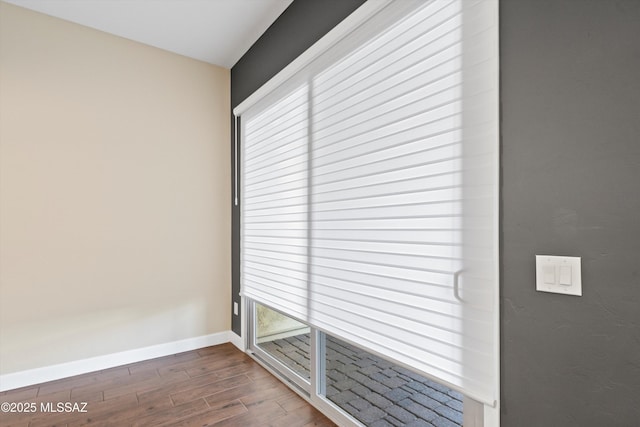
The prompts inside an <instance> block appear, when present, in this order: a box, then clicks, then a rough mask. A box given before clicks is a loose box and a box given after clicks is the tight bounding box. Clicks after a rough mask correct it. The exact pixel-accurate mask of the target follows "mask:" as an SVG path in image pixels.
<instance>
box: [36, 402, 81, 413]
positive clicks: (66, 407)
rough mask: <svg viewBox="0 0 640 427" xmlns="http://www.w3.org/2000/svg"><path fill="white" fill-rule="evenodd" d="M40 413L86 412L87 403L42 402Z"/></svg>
mask: <svg viewBox="0 0 640 427" xmlns="http://www.w3.org/2000/svg"><path fill="white" fill-rule="evenodd" d="M40 412H87V402H73V403H72V402H58V403H53V402H42V403H40Z"/></svg>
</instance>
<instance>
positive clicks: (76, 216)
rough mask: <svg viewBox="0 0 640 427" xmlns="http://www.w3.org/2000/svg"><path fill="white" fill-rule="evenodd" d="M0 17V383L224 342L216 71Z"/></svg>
mask: <svg viewBox="0 0 640 427" xmlns="http://www.w3.org/2000/svg"><path fill="white" fill-rule="evenodd" d="M0 8H1V10H0V374H6V373H12V372H17V371H22V370H26V369H31V368H37V367H43V366H48V365H52V364H58V363H62V362H68V361H74V360H80V359H84V358H88V357H93V356H100V355H106V354H111V353H116V352H120V351H126V350H131V349H136V348H141V347H145V346H150V345H154V344H162V343H167V342H171V341H176V340H181V339H186V338H191V337H198V336H203V335H208V334H212V333H215V332H221V331H226V330H229V329H230V320H229V319H230V309H229V305H230V207H229V200H230V178H229V176H230V165H229V158H230V156H229V154H230V153H229V131H230V130H229V122H230V118H229V71H228V70H226V69H222V68H219V67H215V66H213V65H209V64H205V63H202V62H198V61H195V60H191V59H188V58H185V57H182V56H179V55H175V54H171V53H168V52H165V51H162V50H159V49H155V48H152V47H148V46H144V45H141V44H138V43H134V42H131V41H128V40H125V39H122V38H119V37H115V36H111V35H107V34H105V33H101V32H98V31H95V30H92V29H88V28H86V27H82V26H79V25H76V24H72V23H69V22H65V21H62V20H58V19H55V18H51V17H48V16H45V15H41V14H38V13H35V12H31V11H27V10H25V9H21V8H18V7H15V6H12V5H9V4H6V3H0Z"/></svg>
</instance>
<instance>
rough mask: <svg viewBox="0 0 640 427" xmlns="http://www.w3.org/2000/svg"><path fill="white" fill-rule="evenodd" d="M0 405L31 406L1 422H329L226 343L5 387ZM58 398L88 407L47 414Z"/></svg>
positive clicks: (306, 425) (34, 425)
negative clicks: (35, 383) (21, 386)
mask: <svg viewBox="0 0 640 427" xmlns="http://www.w3.org/2000/svg"><path fill="white" fill-rule="evenodd" d="M0 402H20V404H17V403H16V405H13V406H14V408H13V409H24V406H25V404H26V406H27V409H29V410H30V409H35V412H33V413H20V414H18V413H5V412H2V413H0V426H2V427H9V426H21V427H27V426H28V427H38V426H43V427H54V426H68V427H75V426H84V425H91V426H212V425H215V426H221V427H222V426H236V427H250V426H260V427H263V426H274V427H277V426H283V427H285V426H286V427H298V426H299V427H310V426H321V427H330V426H334V424H333V423H332V422H331V421H330V420H329V419H328V418H326V417H325V416H324V415H322V414H321V413H320V412H318V411H317V410H316V409H314V408H313V407H312V406H310V405H309V404H308V403H307V402H306V401H305V400H304V399H302V398H301V397H299V396H298V395H297V394H296V393H294V392H293V391H291V390H290V389H289V388H288V387H287V386H285V385H284V384H282V383H281V382H280V381H278V380H277V379H276V378H275V377H274V376H272V375H271V374H270V373H269V372H267V371H266V370H265V369H264V368H262V367H261V366H260V365H258V364H257V363H256V362H255V361H253V360H252V359H251V358H250V357H249V356H247V355H246V354H244V353H242V352H241V351H239V350H238V349H237V348H235V347H234V346H233V345H231V344H223V345H218V346H214V347H207V348H203V349H200V350H196V351H190V352H186V353H180V354H176V355H173V356H167V357H162V358H159V359H153V360H148V361H145V362H139V363H134V364H131V365H126V366H121V367H117V368H112V369H107V370H104V371H99V372H93V373H89V374H84V375H79V376H76V377H72V378H66V379H62V380H58V381H52V382H48V383H43V384H39V385H34V386H30V387H25V388H21V389H17V390H10V391H6V392H2V393H0ZM59 402H60V403H63V404H65V403H68V406H67V407H64V406H63V407H62V409H63V410H67V409H71V410H81V409H83V408H82V406H83V402H86V408H85V410H86V412H52V411H51V410H52V409H53V410H57V409H58V407H57V404H58V403H59ZM74 404H78V405H74ZM43 411H45V412H43Z"/></svg>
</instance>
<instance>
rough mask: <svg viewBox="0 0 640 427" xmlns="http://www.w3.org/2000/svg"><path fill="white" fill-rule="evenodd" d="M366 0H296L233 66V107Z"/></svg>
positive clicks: (236, 227)
mask: <svg viewBox="0 0 640 427" xmlns="http://www.w3.org/2000/svg"><path fill="white" fill-rule="evenodd" d="M364 2H365V0H294V1H293V3H291V5H289V7H288V8H287V9H286V10H285V11H284V12H283V13H282V14H281V15H280V16H279V17H278V19H277V20H276V21H275V22H274V23H273V25H271V26H270V27H269V28H268V29H267V31H266V32H265V33H264V34H263V35H262V36H261V37H260V39H258V41H256V42H255V43H254V44H253V46H252V47H251V49H249V50H248V51H247V53H245V54H244V55H243V56H242V58H240V60H239V61H238V62H237V63H236V64H235V65H234V66H233V68H231V107H232V108H233V107H236V106H237V105H238V104H240V103H241V102H242V101H244V100H245V99H246V98H247V97H248V96H249V95H251V94H252V93H253V92H254V91H255V90H257V89H258V88H259V87H260V86H262V85H263V84H264V83H266V82H267V81H268V80H269V79H270V78H271V77H273V76H275V75H276V74H277V73H278V72H279V71H280V70H282V69H283V68H284V67H286V66H287V65H288V64H289V63H290V62H291V61H293V60H294V59H296V58H297V57H298V56H299V55H300V54H301V53H303V52H304V51H305V50H307V49H308V48H309V47H311V45H313V44H314V43H315V42H316V41H318V40H319V39H320V38H322V36H324V35H325V34H326V33H328V32H329V31H330V30H331V29H332V28H333V27H335V26H336V25H337V24H338V23H340V21H342V20H343V19H344V18H346V17H347V16H349V14H351V13H352V12H353V11H354V10H356V9H357V8H358V7H359V6H360V5H362V4H363V3H364ZM232 129H233V126H232ZM232 138H233V135H232ZM232 144H233V140H232ZM231 151H232V158H231V168H232V173H233V174H234V176H235V158H234V157H233V155H234V154H233V146H232V150H231ZM232 185H233V183H232ZM232 197H233V194H232ZM231 205H232V206H233V209H232V245H231V250H232V265H231V272H232V287H231V291H232V302H231V304H233V303H234V302H236V303H238V305H240V297H239V296H238V293H239V292H240V210H239V208H238V207H236V206H234V205H233V200H232V202H231ZM232 313H233V311H232ZM239 314H240V313H239ZM231 316H232V320H231V326H232V330H233V331H234V332H235V333H236V334H238V335H240V316H239V315H238V316H235V315H233V314H232V315H231Z"/></svg>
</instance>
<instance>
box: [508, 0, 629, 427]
mask: <svg viewBox="0 0 640 427" xmlns="http://www.w3.org/2000/svg"><path fill="white" fill-rule="evenodd" d="M501 74H502V93H501V99H502V213H503V215H502V227H501V230H502V242H503V247H502V378H501V379H502V421H503V422H502V426H504V427H543V426H545V427H546V426H553V427H573V426H575V427H588V426H593V427H601V426H607V427H614V426H620V427H622V426H626V427H631V426H637V425H640V78H639V76H640V2H639V1H637V0H626V1H617V0H607V1H603V0H517V1H511V0H504V1H501ZM535 254H551V255H569V256H579V257H582V281H583V296H582V297H572V296H563V295H557V294H547V293H540V292H536V291H535V270H534V268H535V261H534V255H535Z"/></svg>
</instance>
